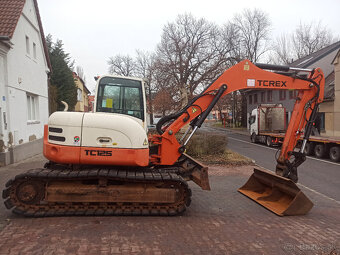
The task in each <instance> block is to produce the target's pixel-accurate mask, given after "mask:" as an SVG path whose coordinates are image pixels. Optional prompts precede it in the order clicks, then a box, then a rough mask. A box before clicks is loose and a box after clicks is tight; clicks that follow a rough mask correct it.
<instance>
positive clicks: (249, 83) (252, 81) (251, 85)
mask: <svg viewBox="0 0 340 255" xmlns="http://www.w3.org/2000/svg"><path fill="white" fill-rule="evenodd" d="M247 87H255V79H248V80H247Z"/></svg>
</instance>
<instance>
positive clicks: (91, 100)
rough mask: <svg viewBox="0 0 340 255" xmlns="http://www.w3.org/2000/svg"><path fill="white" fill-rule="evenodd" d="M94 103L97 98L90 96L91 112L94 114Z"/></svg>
mask: <svg viewBox="0 0 340 255" xmlns="http://www.w3.org/2000/svg"><path fill="white" fill-rule="evenodd" d="M94 101H95V96H89V112H93V110H94Z"/></svg>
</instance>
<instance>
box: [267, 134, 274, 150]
mask: <svg viewBox="0 0 340 255" xmlns="http://www.w3.org/2000/svg"><path fill="white" fill-rule="evenodd" d="M266 145H267V146H268V147H272V146H273V141H272V137H271V136H267V138H266Z"/></svg>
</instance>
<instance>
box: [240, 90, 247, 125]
mask: <svg viewBox="0 0 340 255" xmlns="http://www.w3.org/2000/svg"><path fill="white" fill-rule="evenodd" d="M241 95H242V105H241V125H242V127H247V96H246V93H245V92H241Z"/></svg>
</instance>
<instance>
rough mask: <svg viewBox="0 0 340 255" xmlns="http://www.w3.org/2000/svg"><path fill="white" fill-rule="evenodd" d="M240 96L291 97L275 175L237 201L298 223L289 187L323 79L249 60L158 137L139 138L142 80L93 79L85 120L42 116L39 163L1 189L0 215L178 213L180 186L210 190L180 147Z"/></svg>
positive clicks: (300, 197)
mask: <svg viewBox="0 0 340 255" xmlns="http://www.w3.org/2000/svg"><path fill="white" fill-rule="evenodd" d="M268 70H271V71H268ZM242 89H259V90H268V89H269V90H298V91H299V93H298V97H297V99H296V103H295V106H294V110H293V113H292V116H291V120H290V123H289V126H288V129H287V132H286V137H285V139H284V142H283V144H282V148H281V151H280V155H279V157H278V159H277V166H276V171H275V173H274V172H271V171H264V170H260V169H254V173H253V175H252V176H251V177H250V178H249V180H248V181H247V183H246V184H245V185H244V186H243V187H241V188H240V189H239V191H240V192H241V193H242V194H244V195H246V196H248V197H249V198H251V199H253V200H255V201H256V202H258V203H259V204H261V205H263V206H264V207H265V208H267V209H269V210H271V211H272V212H274V213H276V214H277V215H281V216H283V215H302V214H306V213H307V212H308V211H309V210H310V209H311V208H312V207H313V203H312V202H311V201H310V200H309V199H308V198H307V197H306V196H305V195H304V194H303V193H302V191H301V190H300V189H299V188H298V186H297V185H296V184H295V183H296V182H297V181H298V177H297V167H298V166H299V165H300V164H302V163H303V162H304V161H305V160H306V156H305V153H304V151H305V145H306V143H307V141H308V139H309V136H310V134H311V130H312V126H313V122H314V120H315V118H316V113H317V111H318V105H319V104H320V103H321V102H322V100H323V93H324V75H323V72H322V70H321V69H319V68H316V69H299V68H291V67H288V66H277V65H268V64H253V63H251V62H250V61H249V60H244V61H241V62H240V63H238V64H236V65H234V66H233V67H231V68H229V69H227V70H226V71H225V72H224V73H223V74H222V75H221V76H220V77H219V78H217V79H216V80H215V81H214V82H213V83H212V84H211V85H210V86H208V87H207V88H206V89H205V90H204V91H203V92H201V93H200V94H199V95H197V96H195V97H194V98H193V99H192V100H191V101H190V102H189V103H188V104H187V106H185V107H184V108H183V109H181V110H180V111H179V112H177V113H174V114H171V115H169V116H166V117H163V118H162V119H161V120H160V121H159V122H158V123H157V131H158V134H155V135H152V136H149V137H147V125H146V100H145V88H144V80H142V79H138V78H132V77H119V76H102V77H100V78H99V79H98V80H97V87H96V99H95V105H94V113H80V112H55V113H53V114H52V115H51V116H50V118H49V121H48V125H46V126H45V130H44V155H45V157H46V158H47V159H48V160H49V162H48V163H46V164H45V166H44V168H38V169H31V170H28V171H27V172H25V173H22V174H19V175H17V176H16V177H15V178H13V179H11V180H9V181H8V182H7V184H6V188H5V189H4V190H3V193H2V196H3V198H4V200H5V201H4V203H5V206H6V207H7V208H8V209H12V212H13V213H16V214H20V215H24V216H29V217H42V216H60V215H177V214H180V213H183V212H184V211H185V210H186V208H187V207H188V206H189V205H190V202H191V190H190V188H189V187H188V184H187V181H190V180H192V181H194V182H195V183H196V184H197V185H199V186H200V187H201V188H202V189H203V190H210V185H209V179H208V168H207V167H205V166H204V165H202V164H201V163H199V162H197V161H196V160H195V159H193V158H191V157H190V156H188V155H187V154H185V146H186V145H187V143H188V142H189V140H190V138H191V137H192V136H193V134H194V133H195V131H196V130H197V129H198V128H200V127H201V125H202V124H203V122H204V120H205V119H206V118H207V116H208V114H209V113H210V111H211V110H212V109H213V107H214V105H215V104H216V103H217V101H218V100H219V99H220V98H221V97H223V96H225V95H227V94H229V93H231V92H234V91H237V90H242ZM185 126H189V128H188V129H187V130H186V131H185V133H184V134H183V135H182V137H181V138H178V134H179V131H180V130H181V129H182V128H184V127H185ZM176 134H177V136H176ZM300 136H303V139H302V144H301V145H300V146H297V142H298V140H299V139H300Z"/></svg>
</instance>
